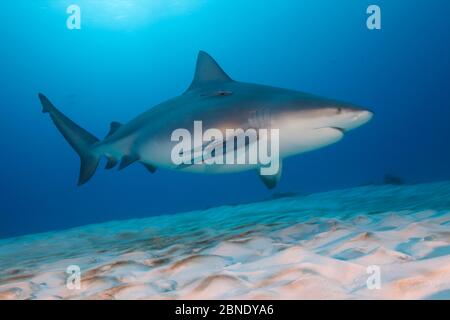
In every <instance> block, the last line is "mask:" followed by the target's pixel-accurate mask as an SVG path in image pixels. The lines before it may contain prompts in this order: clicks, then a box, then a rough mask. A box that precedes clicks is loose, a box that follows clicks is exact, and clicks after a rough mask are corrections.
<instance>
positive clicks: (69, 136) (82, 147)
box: [39, 93, 100, 185]
mask: <svg viewBox="0 0 450 320" xmlns="http://www.w3.org/2000/svg"><path fill="white" fill-rule="evenodd" d="M39 100H40V101H41V104H42V112H44V113H49V114H50V117H51V118H52V120H53V122H54V123H55V125H56V128H58V130H59V132H61V134H62V135H63V136H64V138H65V139H66V140H67V142H68V143H69V144H70V145H71V146H72V148H73V149H74V150H75V151H76V152H77V153H78V155H79V156H80V160H81V167H80V176H79V178H78V185H82V184H84V183H86V182H87V181H88V180H89V179H90V178H91V177H92V176H93V175H94V173H95V170H96V169H97V166H98V163H99V161H100V156H98V155H96V154H95V153H94V152H93V149H94V148H93V146H94V145H95V144H96V143H97V142H98V141H99V140H98V139H97V138H96V137H94V136H93V135H92V134H90V133H89V132H87V131H86V130H84V129H83V128H81V127H80V126H78V125H77V124H76V123H75V122H73V121H72V120H70V119H69V118H67V117H66V116H65V115H64V114H62V113H61V112H60V111H59V110H58V109H56V108H55V106H54V105H53V104H52V103H51V102H50V100H48V99H47V97H46V96H44V95H43V94H42V93H40V94H39Z"/></svg>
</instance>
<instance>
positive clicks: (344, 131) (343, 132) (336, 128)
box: [330, 127, 347, 134]
mask: <svg viewBox="0 0 450 320" xmlns="http://www.w3.org/2000/svg"><path fill="white" fill-rule="evenodd" d="M330 128H331V129H334V130H338V131H340V132H342V134H345V133H346V132H347V131H346V130H345V129H344V128H340V127H330Z"/></svg>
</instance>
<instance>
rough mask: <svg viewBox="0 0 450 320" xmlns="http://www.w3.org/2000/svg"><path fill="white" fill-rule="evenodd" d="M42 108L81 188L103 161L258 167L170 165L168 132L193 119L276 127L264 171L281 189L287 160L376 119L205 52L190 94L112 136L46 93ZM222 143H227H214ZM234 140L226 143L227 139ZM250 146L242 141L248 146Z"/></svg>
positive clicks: (212, 170)
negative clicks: (246, 78) (229, 67)
mask: <svg viewBox="0 0 450 320" xmlns="http://www.w3.org/2000/svg"><path fill="white" fill-rule="evenodd" d="M38 97H39V100H40V102H41V104H42V112H44V113H48V114H49V115H50V118H51V120H52V121H53V123H54V124H55V126H56V128H57V129H58V130H59V132H60V133H61V134H62V135H63V137H64V138H65V139H66V140H67V142H68V143H69V144H70V145H71V146H72V148H73V149H74V150H75V151H76V153H77V154H78V155H79V157H80V162H81V165H80V172H79V178H78V185H83V184H85V183H86V182H87V181H89V180H90V179H91V177H92V176H93V175H94V173H95V171H96V169H97V167H98V165H99V162H100V160H101V159H102V158H103V157H105V158H106V160H107V161H106V167H105V168H106V169H112V168H114V167H116V166H117V167H118V168H119V170H122V169H124V168H126V167H128V166H129V165H131V164H133V163H141V164H142V165H144V166H145V167H146V168H147V169H148V171H149V172H151V173H154V172H155V171H156V170H157V168H163V169H169V170H178V171H185V172H194V173H206V174H220V173H233V172H241V171H245V170H253V169H256V168H258V166H259V164H258V163H256V164H248V165H247V164H212V165H211V164H209V165H208V164H205V163H200V164H192V165H181V166H180V165H179V164H175V163H174V162H173V159H172V157H171V152H172V150H173V148H174V146H175V144H176V143H177V142H176V141H173V139H171V134H172V133H173V132H174V130H177V129H178V128H186V129H187V130H193V128H194V122H196V121H201V122H202V125H203V127H204V128H218V129H219V130H222V131H224V130H225V129H226V128H242V129H243V130H247V129H255V130H256V129H274V128H276V129H277V130H279V157H280V165H279V166H278V169H277V172H276V173H274V174H272V175H261V174H259V176H260V177H261V179H262V182H263V183H264V184H265V186H266V187H267V188H269V189H273V188H275V187H276V186H277V183H278V182H279V180H280V178H281V173H282V165H281V164H282V160H283V159H285V158H287V157H290V156H294V155H297V154H301V153H305V152H309V151H312V150H316V149H319V148H322V147H325V146H328V145H331V144H334V143H336V142H338V141H340V140H341V139H342V138H343V137H344V135H346V134H347V133H348V132H349V131H351V130H353V129H355V128H358V127H360V126H362V125H364V124H366V123H367V122H369V121H370V120H371V118H372V117H373V112H372V111H370V110H368V109H366V108H363V107H360V106H357V105H354V104H351V103H347V102H341V101H337V100H334V99H329V98H325V97H321V96H317V95H313V94H309V93H305V92H300V91H295V90H289V89H283V88H278V87H272V86H267V85H261V84H253V83H246V82H239V81H236V80H233V79H232V78H231V77H230V76H228V74H227V73H225V71H224V70H223V69H222V68H221V66H220V65H219V64H218V63H217V62H216V60H214V58H212V57H211V56H210V55H209V54H208V53H206V52H204V51H200V52H199V53H198V57H197V63H196V67H195V73H194V78H193V80H192V83H191V84H190V86H189V87H188V88H187V90H186V91H185V92H183V93H182V94H181V95H179V96H177V97H174V98H172V99H170V100H167V101H165V102H162V103H160V104H158V105H156V106H154V107H152V108H150V109H149V110H147V111H145V112H144V113H142V114H140V115H138V116H137V117H136V118H134V119H132V120H131V121H129V122H128V123H125V124H122V123H119V122H111V124H110V129H109V132H108V134H107V135H106V136H105V137H104V138H103V140H99V139H98V138H97V137H95V136H94V135H92V134H91V133H89V132H88V131H86V130H85V129H83V128H82V127H80V126H79V125H78V124H76V123H75V122H73V121H72V120H71V119H69V118H68V117H67V116H66V115H65V114H63V113H62V112H61V111H60V110H58V109H57V108H56V107H55V106H54V105H53V104H52V102H51V101H50V100H49V99H48V98H47V97H46V96H45V95H44V94H42V93H39V95H38ZM215 143H216V144H217V143H218V144H223V145H225V144H226V143H227V141H226V140H223V141H215ZM228 143H229V141H228ZM244 147H245V146H244Z"/></svg>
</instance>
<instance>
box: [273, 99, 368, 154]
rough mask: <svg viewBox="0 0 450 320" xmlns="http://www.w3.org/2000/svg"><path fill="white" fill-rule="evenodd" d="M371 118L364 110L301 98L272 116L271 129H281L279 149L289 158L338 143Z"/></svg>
mask: <svg viewBox="0 0 450 320" xmlns="http://www.w3.org/2000/svg"><path fill="white" fill-rule="evenodd" d="M372 117H373V113H372V112H371V111H369V110H367V109H365V108H361V107H358V106H355V105H352V104H347V103H343V102H338V101H334V100H328V99H323V98H319V97H315V96H309V95H306V96H303V95H302V96H300V97H293V98H291V99H289V101H284V103H283V106H281V108H279V112H277V113H276V114H275V115H274V116H272V126H273V127H276V128H279V129H280V134H281V136H280V137H281V141H280V142H281V146H280V147H281V149H282V150H284V151H285V153H286V154H287V155H289V154H295V153H301V152H306V151H310V150H314V149H318V148H321V147H323V146H326V145H329V144H332V143H335V142H337V141H339V140H340V139H342V138H343V137H344V135H345V134H346V133H347V132H348V131H350V130H353V129H356V128H358V127H360V126H362V125H363V124H366V123H367V122H369V121H370V120H371V119H372Z"/></svg>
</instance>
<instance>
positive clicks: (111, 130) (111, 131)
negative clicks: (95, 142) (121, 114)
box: [105, 121, 122, 138]
mask: <svg viewBox="0 0 450 320" xmlns="http://www.w3.org/2000/svg"><path fill="white" fill-rule="evenodd" d="M121 126H122V124H121V123H119V122H116V121H113V122H111V125H110V127H109V132H108V134H107V135H106V137H105V138H108V137H109V136H111V135H112V134H114V132H116V131H117V129H119V128H120V127H121Z"/></svg>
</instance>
